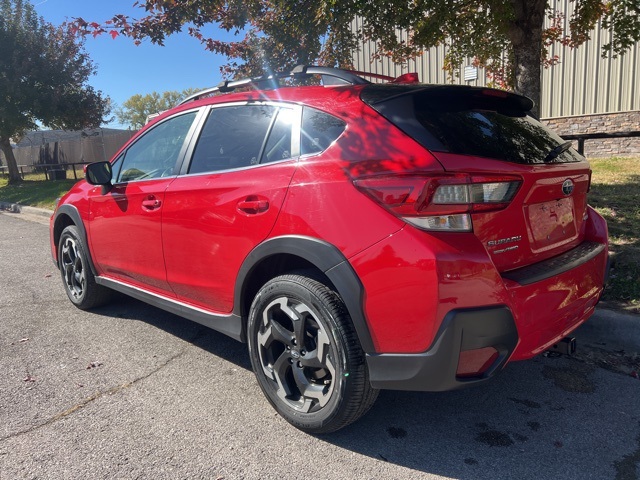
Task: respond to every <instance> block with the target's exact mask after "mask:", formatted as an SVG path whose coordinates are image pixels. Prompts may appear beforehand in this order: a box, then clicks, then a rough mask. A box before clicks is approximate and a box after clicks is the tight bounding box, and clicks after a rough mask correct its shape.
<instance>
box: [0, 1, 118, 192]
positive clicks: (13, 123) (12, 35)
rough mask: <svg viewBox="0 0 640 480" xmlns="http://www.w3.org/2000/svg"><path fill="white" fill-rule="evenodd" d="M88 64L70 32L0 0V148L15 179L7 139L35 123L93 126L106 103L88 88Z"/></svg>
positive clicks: (21, 4)
mask: <svg viewBox="0 0 640 480" xmlns="http://www.w3.org/2000/svg"><path fill="white" fill-rule="evenodd" d="M93 72H94V68H93V64H92V63H91V60H90V59H89V57H88V56H87V54H86V53H85V51H84V49H83V45H82V42H79V41H78V39H77V38H76V36H74V35H73V33H72V32H70V31H69V30H67V29H65V28H63V27H55V26H53V25H51V24H50V23H47V22H45V21H44V20H43V19H42V18H39V17H38V16H37V15H36V13H35V10H34V8H33V6H32V5H31V4H30V3H29V2H28V1H26V0H0V92H2V94H1V95H0V147H1V148H2V152H3V153H4V154H5V157H6V158H7V163H8V164H9V171H10V174H11V180H12V181H19V180H20V177H19V175H18V174H17V167H16V168H13V167H15V159H14V158H13V153H12V151H11V146H10V142H9V140H10V139H11V138H13V139H14V140H17V139H19V138H20V137H21V136H22V135H23V134H24V132H25V131H27V130H33V129H37V127H38V125H37V123H36V122H39V123H40V124H42V125H44V126H46V127H50V128H52V129H70V130H73V129H80V128H84V127H97V126H99V125H100V123H102V119H103V117H104V116H105V115H107V114H108V112H109V100H108V99H107V98H104V97H103V96H102V94H101V92H97V91H95V90H94V89H93V87H91V86H90V85H88V84H87V80H88V78H89V77H90V76H91V75H92V74H93Z"/></svg>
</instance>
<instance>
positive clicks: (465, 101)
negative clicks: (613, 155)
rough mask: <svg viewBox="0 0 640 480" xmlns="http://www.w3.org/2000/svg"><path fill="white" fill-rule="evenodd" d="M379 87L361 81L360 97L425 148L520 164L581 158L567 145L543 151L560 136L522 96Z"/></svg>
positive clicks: (447, 88) (484, 91)
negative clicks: (534, 111)
mask: <svg viewBox="0 0 640 480" xmlns="http://www.w3.org/2000/svg"><path fill="white" fill-rule="evenodd" d="M384 88H385V87H384V86H370V87H366V88H365V89H364V90H363V93H362V99H363V101H365V102H366V103H368V104H369V105H371V106H372V107H373V108H375V109H376V110H377V111H378V112H379V113H380V114H382V115H383V116H384V117H386V118H387V119H388V120H390V121H391V122H392V123H394V124H395V125H396V126H398V127H399V128H400V129H402V130H403V131H404V132H405V133H407V134H408V135H410V136H411V137H413V138H414V139H415V140H416V141H418V142H419V143H420V144H421V145H423V146H424V147H426V148H427V149H429V150H431V151H434V152H450V153H456V154H461V155H474V156H479V157H487V158H494V159H497V160H504V161H507V162H513V163H520V164H539V163H545V161H546V162H547V163H567V162H578V161H581V160H582V158H581V156H580V155H579V154H578V153H577V152H575V151H574V150H573V149H568V150H565V151H563V152H561V153H559V154H557V155H551V156H550V155H549V154H550V153H551V152H552V151H553V150H554V149H558V147H559V146H560V145H562V144H564V143H565V142H564V140H562V138H560V136H558V135H557V134H556V133H554V132H553V131H551V130H550V129H548V128H547V127H545V126H544V125H543V124H542V123H540V122H539V121H538V120H536V119H535V118H533V117H532V116H531V115H530V114H529V113H528V112H527V110H528V109H529V108H530V105H531V102H530V100H528V99H526V98H524V97H521V96H518V95H514V94H508V93H506V92H500V91H497V90H489V89H481V88H469V87H455V86H422V87H418V88H416V87H404V88H403V87H398V86H394V87H393V88H392V89H390V90H389V91H388V94H387V95H385V91H384V90H383V89H384ZM368 90H369V91H368ZM560 150H562V149H560Z"/></svg>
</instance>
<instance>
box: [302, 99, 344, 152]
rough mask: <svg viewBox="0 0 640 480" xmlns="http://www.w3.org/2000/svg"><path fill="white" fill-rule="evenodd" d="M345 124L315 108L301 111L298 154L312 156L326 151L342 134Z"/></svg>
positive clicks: (306, 108)
mask: <svg viewBox="0 0 640 480" xmlns="http://www.w3.org/2000/svg"><path fill="white" fill-rule="evenodd" d="M346 126H347V124H346V123H345V122H343V121H342V120H340V119H339V118H336V117H334V116H333V115H329V114H328V113H324V112H321V111H320V110H316V109H315V108H310V107H305V108H304V109H303V110H302V130H301V137H300V154H301V155H312V154H315V153H320V152H322V151H324V150H326V149H327V148H328V147H329V145H331V144H332V143H333V142H334V141H335V140H336V139H337V138H338V137H339V136H340V135H341V134H342V132H344V129H345V127H346Z"/></svg>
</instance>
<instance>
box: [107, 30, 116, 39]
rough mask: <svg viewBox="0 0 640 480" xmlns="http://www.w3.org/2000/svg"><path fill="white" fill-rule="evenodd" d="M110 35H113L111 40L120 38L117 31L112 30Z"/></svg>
mask: <svg viewBox="0 0 640 480" xmlns="http://www.w3.org/2000/svg"><path fill="white" fill-rule="evenodd" d="M109 35H111V38H113V39H115V38H116V37H117V36H118V32H117V31H116V30H111V31H109Z"/></svg>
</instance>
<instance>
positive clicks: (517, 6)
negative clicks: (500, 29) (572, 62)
mask: <svg viewBox="0 0 640 480" xmlns="http://www.w3.org/2000/svg"><path fill="white" fill-rule="evenodd" d="M511 4H512V6H513V9H514V14H515V18H514V21H513V22H512V24H511V25H510V28H509V37H510V39H511V42H512V44H513V57H514V58H513V71H514V76H515V78H514V85H515V91H516V92H517V93H519V94H521V95H525V96H527V97H529V98H531V100H533V102H534V104H535V105H534V107H533V113H534V114H535V115H538V116H539V115H540V96H541V95H540V92H541V91H542V78H541V77H542V61H541V58H540V54H541V52H542V29H543V26H544V13H545V9H546V6H547V1H546V0H511Z"/></svg>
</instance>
